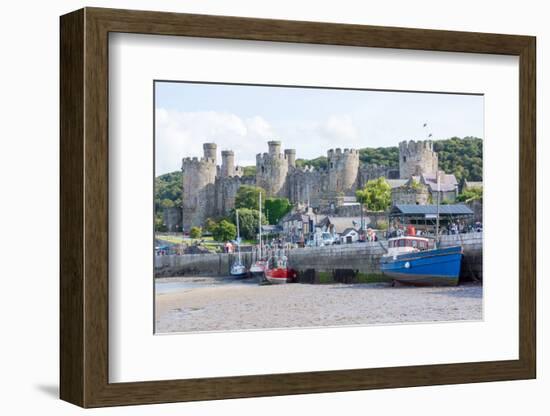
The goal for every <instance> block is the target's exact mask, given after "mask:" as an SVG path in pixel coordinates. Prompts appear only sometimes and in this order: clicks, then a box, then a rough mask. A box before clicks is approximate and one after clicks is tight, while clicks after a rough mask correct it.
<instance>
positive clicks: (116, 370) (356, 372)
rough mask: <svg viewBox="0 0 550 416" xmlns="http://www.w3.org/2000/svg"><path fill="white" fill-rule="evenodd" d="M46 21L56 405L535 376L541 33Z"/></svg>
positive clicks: (112, 14)
mask: <svg viewBox="0 0 550 416" xmlns="http://www.w3.org/2000/svg"><path fill="white" fill-rule="evenodd" d="M60 24H61V26H60V27H61V45H60V46H61V50H60V53H61V128H60V131H61V174H60V175H61V178H60V181H61V268H60V279H61V289H60V290H61V293H60V296H61V304H60V325H61V334H60V336H61V351H60V359H61V364H60V366H61V368H60V371H61V387H60V395H61V398H62V399H63V400H66V401H69V402H71V403H74V404H77V405H80V406H82V407H101V406H115V405H128V404H146V403H163V402H177V401H191V400H214V399H225V398H238V397H258V396H270V395H288V394H305V393H320V392H336V391H350V390H363V389H375V388H397V387H410V386H425V385H438V384H455V383H473V382H487V381H500V380H519V379H529V378H534V377H535V376H536V333H535V319H536V316H535V310H536V307H535V299H536V289H535V283H536V275H535V248H536V235H535V232H536V208H535V200H536V192H535V183H536V179H535V160H536V149H535V114H536V97H535V62H536V61H535V49H536V47H535V38H534V37H529V36H518V35H501V34H486V33H467V32H451V31H436V30H422V29H405V28H390V27H375V26H361V25H345V24H332V23H330V24H329V23H317V22H297V21H284V20H268V19H252V18H241V17H227V16H207V15H190V14H175V13H160V12H147V11H130V10H114V9H98V8H85V9H82V10H78V11H75V12H72V13H70V14H67V15H65V16H62V17H61V22H60Z"/></svg>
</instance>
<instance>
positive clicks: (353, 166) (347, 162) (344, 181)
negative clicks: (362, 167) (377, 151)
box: [327, 149, 359, 194]
mask: <svg viewBox="0 0 550 416" xmlns="http://www.w3.org/2000/svg"><path fill="white" fill-rule="evenodd" d="M327 159H328V190H329V192H331V193H344V194H346V193H348V194H349V193H351V192H354V191H355V188H356V186H357V177H358V174H359V151H358V150H356V149H344V150H343V151H342V149H330V150H329V151H328V152H327Z"/></svg>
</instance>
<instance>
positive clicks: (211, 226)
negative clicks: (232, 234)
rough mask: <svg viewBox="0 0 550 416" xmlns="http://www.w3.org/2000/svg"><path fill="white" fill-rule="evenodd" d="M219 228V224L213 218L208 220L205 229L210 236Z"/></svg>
mask: <svg viewBox="0 0 550 416" xmlns="http://www.w3.org/2000/svg"><path fill="white" fill-rule="evenodd" d="M217 226H218V223H217V222H216V221H214V220H213V219H212V218H207V219H206V221H205V223H204V229H205V230H206V231H207V232H209V233H210V234H212V233H214V229H215V228H216V227H217Z"/></svg>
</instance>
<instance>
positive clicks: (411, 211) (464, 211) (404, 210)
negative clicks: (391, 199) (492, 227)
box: [390, 204, 474, 216]
mask: <svg viewBox="0 0 550 416" xmlns="http://www.w3.org/2000/svg"><path fill="white" fill-rule="evenodd" d="M437 211H438V209H437V205H409V204H398V205H394V206H393V207H392V209H391V211H390V215H393V216H398V215H410V216H414V215H437ZM439 215H444V216H448V215H457V216H458V215H474V212H473V211H472V210H471V209H470V208H469V207H467V206H466V205H464V204H449V205H440V206H439Z"/></svg>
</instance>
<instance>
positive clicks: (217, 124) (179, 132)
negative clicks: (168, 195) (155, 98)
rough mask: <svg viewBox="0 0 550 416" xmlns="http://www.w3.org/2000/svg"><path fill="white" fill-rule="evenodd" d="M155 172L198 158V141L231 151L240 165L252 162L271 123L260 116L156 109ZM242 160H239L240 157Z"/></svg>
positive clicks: (176, 168) (170, 168)
mask: <svg viewBox="0 0 550 416" xmlns="http://www.w3.org/2000/svg"><path fill="white" fill-rule="evenodd" d="M155 127H156V146H155V147H156V172H157V174H162V173H166V172H171V171H175V170H178V169H180V168H181V159H182V158H184V157H193V156H196V157H200V156H202V154H203V150H202V144H203V143H205V142H213V143H216V144H217V145H218V160H220V161H221V158H220V155H219V153H220V152H221V150H223V149H231V150H234V151H235V161H236V162H237V163H238V164H240V165H249V164H254V163H255V159H254V152H250V148H257V147H258V145H259V144H260V143H264V142H265V141H266V140H268V139H269V138H271V137H275V134H274V131H273V129H272V127H271V125H270V124H269V123H268V122H267V121H266V120H265V119H263V118H262V117H260V116H255V117H251V118H247V119H243V118H241V117H239V116H237V115H235V114H232V113H227V112H218V111H196V112H184V111H177V110H167V109H164V108H157V109H156V126H155ZM243 156H244V157H245V159H242V157H243Z"/></svg>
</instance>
